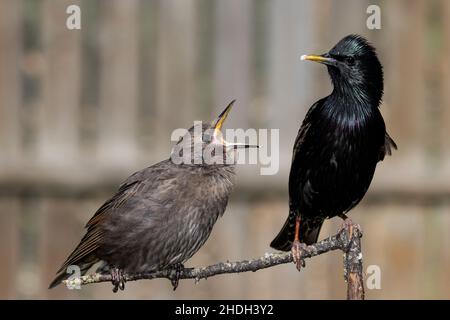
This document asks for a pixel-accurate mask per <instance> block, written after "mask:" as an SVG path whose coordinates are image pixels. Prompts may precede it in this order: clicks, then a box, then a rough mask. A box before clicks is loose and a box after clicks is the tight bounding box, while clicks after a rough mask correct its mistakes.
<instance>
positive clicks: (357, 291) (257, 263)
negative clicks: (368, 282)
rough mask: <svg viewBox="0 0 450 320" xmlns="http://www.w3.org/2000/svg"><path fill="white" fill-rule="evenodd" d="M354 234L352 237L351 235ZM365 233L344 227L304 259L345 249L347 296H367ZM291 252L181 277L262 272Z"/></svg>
mask: <svg viewBox="0 0 450 320" xmlns="http://www.w3.org/2000/svg"><path fill="white" fill-rule="evenodd" d="M350 234H351V237H350ZM361 237H362V232H361V228H360V226H359V225H351V226H349V227H347V228H342V229H341V230H339V232H338V233H337V234H335V235H333V236H330V237H328V238H327V239H324V240H322V241H319V242H317V243H315V244H313V245H310V246H306V247H304V249H303V251H302V258H304V259H306V258H312V257H314V256H317V255H320V254H324V253H326V252H329V251H333V250H338V249H339V250H342V251H343V252H344V279H345V281H346V282H347V283H348V287H347V299H351V300H353V299H356V300H363V299H364V283H363V279H364V278H363V266H362V252H361ZM292 261H293V259H292V254H291V252H283V253H266V254H264V256H262V257H260V258H258V259H251V260H242V261H236V262H228V261H227V262H220V263H217V264H213V265H210V266H207V267H197V268H184V269H181V270H180V271H179V274H178V278H179V279H195V281H196V282H198V281H200V279H206V278H209V277H212V276H216V275H220V274H225V273H241V272H248V271H253V272H255V271H258V270H261V269H266V268H270V267H273V266H276V265H279V264H284V263H290V262H292ZM176 273H177V271H176V270H175V269H166V270H161V271H155V272H145V273H136V274H125V275H124V278H125V281H136V280H141V279H156V278H167V279H169V280H173V279H175V278H176V276H177V274H176ZM111 280H112V279H111V274H100V273H94V274H90V275H85V276H82V277H80V278H71V279H68V280H64V281H63V283H64V284H65V285H66V286H67V287H68V288H80V286H81V285H86V284H91V283H99V282H109V281H111Z"/></svg>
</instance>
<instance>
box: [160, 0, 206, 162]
mask: <svg viewBox="0 0 450 320" xmlns="http://www.w3.org/2000/svg"><path fill="white" fill-rule="evenodd" d="M158 24H159V25H158V40H157V44H156V45H157V47H156V50H157V60H158V64H157V70H156V72H157V79H158V81H157V83H156V108H157V109H156V114H155V117H156V119H157V122H156V123H155V124H156V137H157V140H156V143H155V145H153V146H152V148H156V150H157V151H158V152H159V153H160V154H161V156H164V157H166V156H167V155H168V154H169V152H170V148H171V142H170V136H171V133H172V131H173V130H174V129H176V128H189V127H191V126H192V125H193V122H194V120H203V119H201V118H198V117H196V114H197V113H194V90H195V80H196V78H195V62H196V61H195V54H196V51H195V50H196V37H195V27H196V2H195V1H193V0H186V1H177V0H163V1H160V2H159V17H158ZM206 120H207V119H206Z"/></svg>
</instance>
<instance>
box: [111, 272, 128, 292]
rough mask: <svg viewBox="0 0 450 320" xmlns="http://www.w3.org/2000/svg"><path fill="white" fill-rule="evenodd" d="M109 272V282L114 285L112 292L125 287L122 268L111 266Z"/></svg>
mask: <svg viewBox="0 0 450 320" xmlns="http://www.w3.org/2000/svg"><path fill="white" fill-rule="evenodd" d="M110 273H111V282H112V284H113V286H114V288H113V292H114V293H116V292H117V291H118V290H119V289H120V290H122V291H123V290H124V289H125V275H124V273H123V271H122V269H120V268H117V267H112V268H111V270H110Z"/></svg>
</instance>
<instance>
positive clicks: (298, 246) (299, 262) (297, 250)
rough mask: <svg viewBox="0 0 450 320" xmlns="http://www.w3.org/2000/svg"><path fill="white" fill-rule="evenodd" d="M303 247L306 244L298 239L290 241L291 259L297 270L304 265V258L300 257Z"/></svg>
mask: <svg viewBox="0 0 450 320" xmlns="http://www.w3.org/2000/svg"><path fill="white" fill-rule="evenodd" d="M305 247H306V245H305V244H304V243H301V242H300V241H298V240H294V242H293V243H292V248H291V252H292V259H293V260H294V264H295V267H296V268H297V270H298V271H300V270H301V268H302V267H303V268H304V267H305V260H304V259H303V258H302V251H303V250H304V249H305Z"/></svg>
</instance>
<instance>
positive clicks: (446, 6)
mask: <svg viewBox="0 0 450 320" xmlns="http://www.w3.org/2000/svg"><path fill="white" fill-rule="evenodd" d="M440 3H441V6H442V10H441V21H442V36H441V41H442V42H441V45H442V50H441V58H440V59H438V60H439V64H440V66H441V68H442V69H441V70H442V83H441V87H440V88H441V92H442V94H441V96H442V100H441V110H442V118H441V119H442V122H441V130H440V131H441V134H440V141H441V147H442V151H443V154H444V155H443V157H444V159H443V163H444V164H445V165H446V168H445V169H446V172H448V173H449V174H450V161H449V160H450V143H449V137H450V108H449V106H450V90H449V88H450V61H449V59H448V57H450V42H449V40H448V39H450V2H449V1H445V0H442V1H441V2H440ZM445 165H444V166H445Z"/></svg>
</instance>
